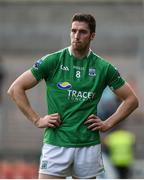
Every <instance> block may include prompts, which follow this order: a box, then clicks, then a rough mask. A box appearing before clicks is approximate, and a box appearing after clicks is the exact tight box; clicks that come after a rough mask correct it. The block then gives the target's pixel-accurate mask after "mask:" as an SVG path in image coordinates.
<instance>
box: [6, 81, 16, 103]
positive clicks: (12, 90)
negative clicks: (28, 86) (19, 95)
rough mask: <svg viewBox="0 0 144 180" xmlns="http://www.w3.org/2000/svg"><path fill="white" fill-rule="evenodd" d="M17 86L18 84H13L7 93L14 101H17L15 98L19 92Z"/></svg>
mask: <svg viewBox="0 0 144 180" xmlns="http://www.w3.org/2000/svg"><path fill="white" fill-rule="evenodd" d="M17 89H18V87H17V85H16V84H12V85H11V86H10V87H9V89H8V91H7V94H8V95H9V96H10V97H11V98H12V99H13V100H14V99H15V96H16V92H17Z"/></svg>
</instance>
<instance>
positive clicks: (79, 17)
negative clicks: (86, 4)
mask: <svg viewBox="0 0 144 180" xmlns="http://www.w3.org/2000/svg"><path fill="white" fill-rule="evenodd" d="M74 21H80V22H86V23H88V25H89V28H90V32H91V33H93V32H95V31H96V20H95V18H94V17H93V16H92V15H91V14H82V13H76V14H74V15H73V17H72V22H74Z"/></svg>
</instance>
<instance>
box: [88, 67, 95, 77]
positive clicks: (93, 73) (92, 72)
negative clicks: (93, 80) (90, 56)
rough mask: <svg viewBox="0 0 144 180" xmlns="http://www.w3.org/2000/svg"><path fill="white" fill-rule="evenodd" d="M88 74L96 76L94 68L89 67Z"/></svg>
mask: <svg viewBox="0 0 144 180" xmlns="http://www.w3.org/2000/svg"><path fill="white" fill-rule="evenodd" d="M89 76H96V69H92V68H90V69H89Z"/></svg>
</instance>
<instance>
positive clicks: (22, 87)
mask: <svg viewBox="0 0 144 180" xmlns="http://www.w3.org/2000/svg"><path fill="white" fill-rule="evenodd" d="M37 84H38V81H37V80H36V79H35V77H34V76H33V74H32V73H31V71H30V70H28V71H26V72H24V73H23V74H22V75H21V76H19V77H18V78H17V79H16V80H15V81H14V82H13V84H12V85H11V86H10V88H9V89H8V94H9V95H10V97H11V98H12V99H13V101H14V102H15V103H16V105H17V106H18V108H19V109H20V110H21V111H22V112H23V114H24V115H25V116H26V117H27V118H28V119H29V120H31V121H32V122H33V123H34V124H35V125H36V126H37V127H39V128H45V127H55V126H59V125H60V117H59V114H58V113H55V114H51V115H46V116H44V117H40V115H39V114H38V113H37V112H35V111H34V110H33V108H32V107H31V104H30V102H29V99H28V97H27V95H26V90H28V89H31V88H33V87H34V86H36V85H37Z"/></svg>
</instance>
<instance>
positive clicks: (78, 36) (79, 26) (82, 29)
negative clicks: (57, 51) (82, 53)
mask: <svg viewBox="0 0 144 180" xmlns="http://www.w3.org/2000/svg"><path fill="white" fill-rule="evenodd" d="M94 36H95V33H91V32H90V29H89V26H88V24H87V23H86V22H79V21H74V22H73V23H72V27H71V33H70V37H71V46H72V48H73V49H74V50H85V49H87V48H89V45H90V41H91V40H92V39H93V38H94Z"/></svg>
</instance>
